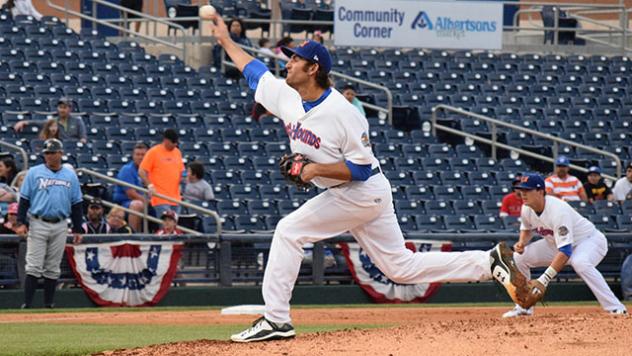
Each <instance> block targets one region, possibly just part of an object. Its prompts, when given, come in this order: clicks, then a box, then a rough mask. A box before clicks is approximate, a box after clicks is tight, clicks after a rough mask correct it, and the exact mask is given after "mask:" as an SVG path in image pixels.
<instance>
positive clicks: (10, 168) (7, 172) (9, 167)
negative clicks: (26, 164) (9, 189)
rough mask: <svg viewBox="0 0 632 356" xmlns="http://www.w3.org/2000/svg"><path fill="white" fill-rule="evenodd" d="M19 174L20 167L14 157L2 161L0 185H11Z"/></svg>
mask: <svg viewBox="0 0 632 356" xmlns="http://www.w3.org/2000/svg"><path fill="white" fill-rule="evenodd" d="M17 174H18V167H17V165H16V164H15V161H14V160H13V158H12V157H4V158H2V159H0V183H4V184H6V185H11V183H13V180H14V179H15V176H16V175H17Z"/></svg>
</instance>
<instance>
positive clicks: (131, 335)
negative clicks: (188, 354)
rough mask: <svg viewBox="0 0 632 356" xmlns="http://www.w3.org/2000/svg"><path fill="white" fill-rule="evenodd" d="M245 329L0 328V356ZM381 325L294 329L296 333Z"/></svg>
mask: <svg viewBox="0 0 632 356" xmlns="http://www.w3.org/2000/svg"><path fill="white" fill-rule="evenodd" d="M246 326H247V325H212V326H209V325H192V326H186V325H95V324H54V323H48V324H39V323H19V324H2V325H0V328H1V329H2V337H0V355H85V354H91V353H95V352H99V351H105V350H114V349H125V348H134V347H140V346H146V345H152V344H162V343H168V342H175V341H186V340H199V339H216V340H228V338H229V337H230V335H231V334H233V333H235V332H239V331H241V330H242V329H243V328H244V327H246ZM380 326H382V325H366V324H348V325H336V326H300V325H299V326H297V332H298V333H313V332H318V331H334V330H341V329H349V328H361V329H368V328H376V327H380Z"/></svg>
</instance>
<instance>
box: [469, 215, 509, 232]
mask: <svg viewBox="0 0 632 356" xmlns="http://www.w3.org/2000/svg"><path fill="white" fill-rule="evenodd" d="M474 224H475V226H476V228H477V229H478V230H484V231H492V232H496V231H502V230H505V225H504V224H503V220H502V219H501V218H499V217H496V216H488V215H475V216H474Z"/></svg>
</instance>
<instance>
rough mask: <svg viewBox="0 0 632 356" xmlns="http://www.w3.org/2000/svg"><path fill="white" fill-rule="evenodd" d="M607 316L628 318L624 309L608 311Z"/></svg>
mask: <svg viewBox="0 0 632 356" xmlns="http://www.w3.org/2000/svg"><path fill="white" fill-rule="evenodd" d="M608 314H612V315H623V316H628V311H627V310H625V309H614V310H610V311H608Z"/></svg>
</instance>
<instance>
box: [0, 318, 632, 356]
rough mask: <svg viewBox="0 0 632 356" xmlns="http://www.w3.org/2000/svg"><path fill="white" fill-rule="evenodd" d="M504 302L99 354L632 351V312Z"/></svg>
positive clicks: (213, 321)
mask: <svg viewBox="0 0 632 356" xmlns="http://www.w3.org/2000/svg"><path fill="white" fill-rule="evenodd" d="M505 310H506V309H504V308H499V307H468V308H463V307H454V308H452V307H447V308H446V307H441V308H433V307H423V308H420V307H414V306H411V307H397V308H388V307H384V308H338V309H321V308H317V309H295V310H294V311H293V317H294V322H295V324H296V325H324V324H329V325H336V324H338V325H345V324H346V325H349V324H372V325H387V326H386V327H383V328H376V329H368V330H358V329H353V330H342V331H337V332H325V333H316V334H299V335H298V337H297V338H296V339H294V340H290V341H276V342H267V343H257V344H232V343H229V342H226V341H211V340H200V341H192V342H179V343H171V344H163V345H154V346H149V347H145V348H137V349H131V350H116V351H108V352H104V353H100V354H99V355H196V356H198V355H211V354H212V355H214V356H216V355H257V356H260V355H261V354H265V355H368V354H371V355H420V354H432V355H433V356H438V355H483V354H505V355H534V354H535V355H552V354H556V355H557V354H559V351H562V352H563V353H564V354H572V355H596V354H598V353H603V354H604V355H605V354H607V355H630V349H631V346H630V340H629V337H630V335H632V318H626V317H614V316H611V315H607V314H605V313H604V312H603V311H601V309H599V308H598V307H593V306H590V307H584V306H572V307H557V306H556V307H540V308H538V310H537V313H536V315H535V316H533V317H528V318H521V319H517V320H503V319H501V318H500V315H501V314H502V312H503V311H505ZM253 319H254V317H252V316H222V315H220V313H219V311H217V310H212V311H146V312H145V311H141V312H106V313H98V312H94V313H51V314H5V315H1V316H0V323H16V322H17V323H19V322H55V323H92V324H95V323H96V324H164V325H184V324H186V325H227V324H228V325H236V329H237V330H239V329H240V327H241V326H246V325H247V324H248V323H250V322H251V321H252V320H253Z"/></svg>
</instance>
